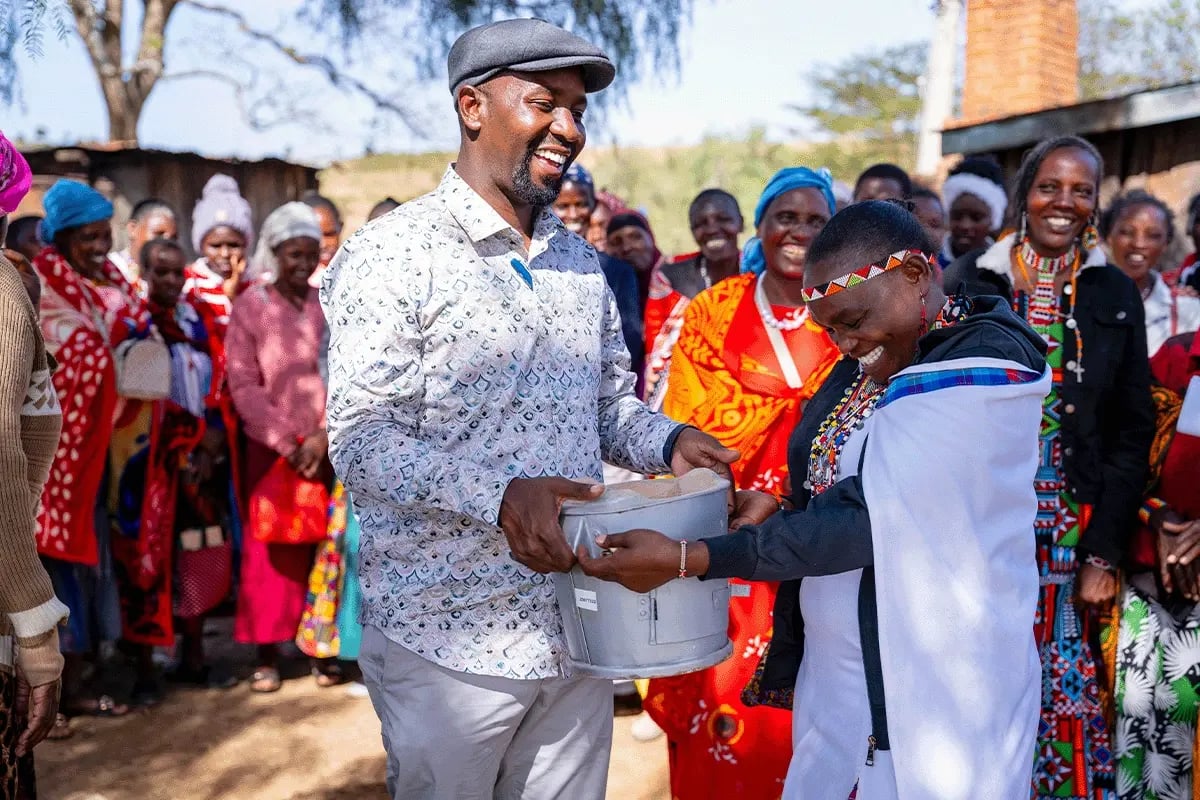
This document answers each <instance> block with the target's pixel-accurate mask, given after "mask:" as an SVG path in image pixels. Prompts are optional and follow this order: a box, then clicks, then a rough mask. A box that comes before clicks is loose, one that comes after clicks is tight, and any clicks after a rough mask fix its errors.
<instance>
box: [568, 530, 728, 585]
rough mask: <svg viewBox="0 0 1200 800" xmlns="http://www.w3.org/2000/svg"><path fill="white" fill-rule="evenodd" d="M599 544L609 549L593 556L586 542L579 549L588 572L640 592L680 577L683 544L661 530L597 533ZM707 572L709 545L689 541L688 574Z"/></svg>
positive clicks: (585, 571)
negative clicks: (585, 544)
mask: <svg viewBox="0 0 1200 800" xmlns="http://www.w3.org/2000/svg"><path fill="white" fill-rule="evenodd" d="M596 544H598V545H600V546H601V547H603V548H605V549H606V550H607V551H608V552H607V553H604V554H602V555H600V556H599V557H598V558H592V557H591V556H590V555H588V551H587V548H585V547H583V546H582V545H581V546H580V547H579V549H578V550H576V551H575V557H576V558H577V559H579V566H580V568H581V569H582V570H583V574H585V575H590V576H591V577H593V578H599V579H601V580H605V581H613V582H614V583H619V584H621V585H622V586H624V587H625V588H626V589H630V590H631V591H634V592H637V593H639V594H644V593H645V592H648V591H650V590H651V589H657V588H658V587H659V586H662V585H663V584H664V583H666V582H668V581H670V580H671V579H672V578H677V577H679V557H680V555H681V554H682V546H681V545H680V543H679V542H677V541H675V540H674V539H671V538H669V537H667V536H664V535H663V534H661V533H659V532H658V531H650V530H644V529H642V530H632V531H626V532H625V533H609V534H605V535H603V536H597V537H596ZM707 571H708V548H707V547H705V546H704V543H703V542H688V548H687V573H688V575H689V576H692V575H703V574H704V573H705V572H707Z"/></svg>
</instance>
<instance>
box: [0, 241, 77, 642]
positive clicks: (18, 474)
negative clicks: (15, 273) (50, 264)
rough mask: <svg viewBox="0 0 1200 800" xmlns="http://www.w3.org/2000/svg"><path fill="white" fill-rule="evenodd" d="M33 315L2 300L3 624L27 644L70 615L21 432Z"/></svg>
mask: <svg viewBox="0 0 1200 800" xmlns="http://www.w3.org/2000/svg"><path fill="white" fill-rule="evenodd" d="M2 260H3V257H2V256H0V261H2ZM5 265H6V267H7V268H8V269H11V267H8V266H7V262H5ZM5 277H7V276H5ZM5 283H6V284H10V285H5V286H4V287H3V288H4V290H6V291H11V292H12V293H15V292H16V291H21V292H24V289H23V288H22V287H20V285H19V284H18V283H17V281H16V280H15V279H13V280H11V281H6V282H5ZM22 299H24V298H22ZM30 313H31V312H27V311H26V309H24V308H22V304H21V303H19V302H16V301H15V300H14V299H13V298H11V297H4V296H0V336H3V337H4V347H3V348H0V464H2V465H3V473H2V474H0V619H4V618H5V617H7V618H8V619H9V621H10V622H11V623H12V625H13V627H14V629H15V631H16V634H17V636H18V638H21V639H27V638H30V637H33V636H36V635H38V634H41V633H44V632H46V631H48V630H51V629H53V627H54V626H55V624H57V623H58V621H59V620H61V619H63V618H64V617H65V616H66V608H65V607H64V606H63V605H62V604H61V603H60V602H59V601H57V600H56V599H55V598H54V592H53V589H52V587H51V584H50V576H49V575H47V574H46V570H45V568H44V567H43V566H42V563H41V561H39V560H38V554H37V547H36V545H35V544H34V538H35V537H34V533H35V527H36V523H35V518H34V509H33V506H32V503H31V500H30V497H31V489H33V488H36V487H30V485H29V482H28V479H27V476H28V475H29V459H28V457H27V456H26V454H25V446H24V439H23V437H22V432H21V427H22V425H21V413H22V409H23V407H24V404H25V396H26V392H27V391H28V389H29V376H30V374H31V373H32V370H33V363H34V355H35V349H36V345H35V333H34V330H33V324H32V321H31V319H30V316H29V315H30Z"/></svg>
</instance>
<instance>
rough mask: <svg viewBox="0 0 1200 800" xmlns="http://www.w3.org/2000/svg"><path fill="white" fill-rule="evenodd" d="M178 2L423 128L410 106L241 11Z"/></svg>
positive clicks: (187, 0)
mask: <svg viewBox="0 0 1200 800" xmlns="http://www.w3.org/2000/svg"><path fill="white" fill-rule="evenodd" d="M177 2H179V3H182V4H186V5H189V6H191V7H193V8H196V9H199V10H201V11H207V12H209V13H210V14H216V15H218V16H221V17H224V18H226V19H229V20H231V21H233V22H234V23H235V24H236V25H237V27H238V30H240V31H241V32H242V33H243V34H245V35H246V36H248V37H250V38H251V39H253V40H254V41H256V42H260V43H262V44H265V45H267V46H269V47H271V48H272V49H273V50H275V51H276V52H277V53H279V54H281V55H283V56H284V57H285V58H287V59H288V60H290V61H291V62H292V63H294V64H297V65H299V66H302V67H311V68H313V69H315V70H317V71H319V72H320V73H321V74H322V75H323V76H324V77H325V79H326V80H327V81H329V83H330V84H331V85H332V86H334V87H335V88H338V89H349V90H352V91H354V92H357V93H358V94H360V95H362V96H363V97H365V98H366V99H367V100H369V101H370V102H371V103H372V104H373V105H374V106H375V107H376V108H377V109H379V110H381V111H387V112H390V113H392V114H395V115H396V116H398V117H399V118H400V119H401V120H402V121H403V122H404V124H405V125H408V126H409V128H410V129H412V130H414V131H417V130H419V129H420V125H419V122H418V121H417V119H416V118H415V117H414V116H413V114H412V112H411V110H410V109H408V108H406V107H404V106H402V105H400V104H399V103H398V102H396V101H395V100H393V99H392V98H390V97H387V96H386V95H384V94H381V93H380V92H377V91H376V90H374V89H372V88H371V87H370V86H368V85H367V84H366V83H364V82H363V81H361V80H359V79H358V78H356V77H354V76H353V75H349V74H347V73H346V72H344V71H342V70H340V69H338V68H337V67H336V66H335V65H334V64H333V62H331V61H330V60H329V59H328V58H325V57H324V56H321V55H313V54H309V53H301V52H300V51H298V50H297V49H296V48H294V47H292V46H291V45H289V44H287V43H286V42H284V41H282V40H280V39H279V38H278V37H276V36H274V35H273V34H270V33H267V32H265V31H262V30H259V29H257V28H255V27H254V26H252V25H251V24H250V22H249V21H248V20H247V19H246V17H245V16H244V15H243V14H241V13H240V12H238V11H234V10H233V9H231V8H226V7H224V6H218V5H212V4H210V3H205V2H202V0H177Z"/></svg>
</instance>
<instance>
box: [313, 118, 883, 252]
mask: <svg viewBox="0 0 1200 800" xmlns="http://www.w3.org/2000/svg"><path fill="white" fill-rule="evenodd" d="M452 157H453V155H452V154H450V153H422V154H411V155H410V154H397V155H375V156H368V157H365V158H362V159H358V160H355V161H348V162H343V163H340V164H335V165H334V166H331V167H329V168H328V169H326V170H324V171H323V172H322V173H321V176H320V178H321V190H322V192H324V193H325V194H327V195H328V196H329V197H330V198H332V199H333V200H334V202H336V203H338V205H339V206H340V207H341V208H342V210H343V213H344V214H345V216H346V222H347V226H348V229H350V230H352V229H353V228H354V227H356V226H358V225H361V224H362V222H363V220H365V219H366V216H367V212H368V211H369V210H370V208H371V206H373V205H374V204H375V203H376V202H378V201H379V200H381V199H383V198H384V197H386V196H388V195H391V196H392V197H395V198H396V199H398V200H407V199H409V198H412V197H415V196H417V195H419V194H422V193H424V192H427V191H429V190H430V189H432V188H433V187H434V186H436V185H437V182H438V180H439V179H440V178H441V175H442V172H443V171H444V170H445V168H446V165H447V164H448V163H449V162H450V160H451V158H452ZM810 159H811V160H810ZM580 162H581V163H582V164H583V165H584V166H586V167H587V168H588V169H589V170H590V171H591V172H592V174H593V176H594V177H595V179H596V185H597V186H598V187H601V188H607V189H608V190H609V191H611V192H614V193H615V194H617V195H619V196H620V197H622V198H624V199H625V201H626V202H628V203H630V204H631V205H633V206H634V207H637V208H640V209H643V210H644V211H645V212H646V213H647V215H648V216H649V218H650V223H651V225H652V226H653V227H654V231H655V234H656V236H657V238H658V242H659V246H660V248H661V249H662V250H663V251H664V252H666V253H679V252H684V251H686V250H690V249H692V248H693V247H694V243H693V241H692V237H691V233H690V231H689V230H688V224H687V207H688V204H689V203H690V202H691V200H692V198H693V197H695V195H696V193H697V192H699V191H700V190H701V189H705V188H708V187H713V186H718V187H721V188H723V189H726V190H727V191H730V192H732V193H733V194H734V196H736V197H737V198H738V200H739V201H740V203H741V205H742V212H743V214H744V216H745V217H746V225H747V234H746V235H747V236H748V235H749V234H750V224H751V217H752V216H753V214H754V204H755V203H756V202H757V200H758V195H759V193H760V192H761V191H762V188H763V186H764V185H765V184H766V182H767V180H768V179H769V178H770V177H771V175H772V174H774V173H775V171H776V170H778V169H780V168H781V167H786V166H795V165H798V164H803V165H806V166H820V165H822V164H829V165H831V166H833V167H834V168H835V175H836V177H838V178H840V179H841V180H844V181H847V182H851V181H853V180H854V178H855V176H856V175H857V174H858V171H859V169H860V168H861V166H862V165H863V164H865V163H868V162H869V156H868V154H865V153H864V154H863V155H862V157H861V158H858V157H856V154H855V153H854V152H852V151H848V150H847V149H846V148H845V147H843V148H840V149H839V150H838V151H837V152H836V153H834V152H831V151H830V149H829V147H828V146H816V147H811V148H810V147H807V146H804V145H795V144H780V143H775V142H768V141H766V140H765V139H764V138H763V136H762V135H761V134H752V135H750V136H749V137H747V138H746V139H743V140H740V141H733V140H722V139H708V140H705V141H703V142H701V143H700V144H698V145H695V146H692V147H679V148H636V147H634V148H629V147H588V148H587V149H586V150H584V152H583V155H582V157H581V158H580Z"/></svg>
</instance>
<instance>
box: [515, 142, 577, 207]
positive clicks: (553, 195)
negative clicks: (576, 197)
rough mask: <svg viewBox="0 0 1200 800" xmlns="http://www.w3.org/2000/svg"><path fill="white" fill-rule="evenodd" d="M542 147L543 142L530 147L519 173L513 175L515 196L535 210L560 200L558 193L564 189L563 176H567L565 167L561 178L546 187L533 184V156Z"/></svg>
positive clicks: (519, 167)
mask: <svg viewBox="0 0 1200 800" xmlns="http://www.w3.org/2000/svg"><path fill="white" fill-rule="evenodd" d="M541 146H542V143H541V142H537V143H535V144H532V145H530V147H529V150H528V152H526V153H525V158H524V159H522V161H521V164H520V166H518V167H517V171H516V172H514V173H513V194H514V195H516V197H517V199H518V200H520V201H521V202H523V203H528V204H529V205H530V206H532V207H534V208H545V207H546V206H548V205H550V204H551V203H553V202H554V201H555V200H556V199H557V198H558V192H559V190H560V189H561V188H562V182H563V176H564V175H566V174H567V171H566V167H567V165H566V164H564V165H563V169H562V171H560V172H559V176H558V177H557V178H555V179H553V180H551V181H550V182H549V184H548V185H546V186H538V185H537V184H536V183H534V182H533V174H532V173H531V172H530V166H531V165H532V164H533V154H534V153H536V152H537V149H538V148H539V147H541Z"/></svg>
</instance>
